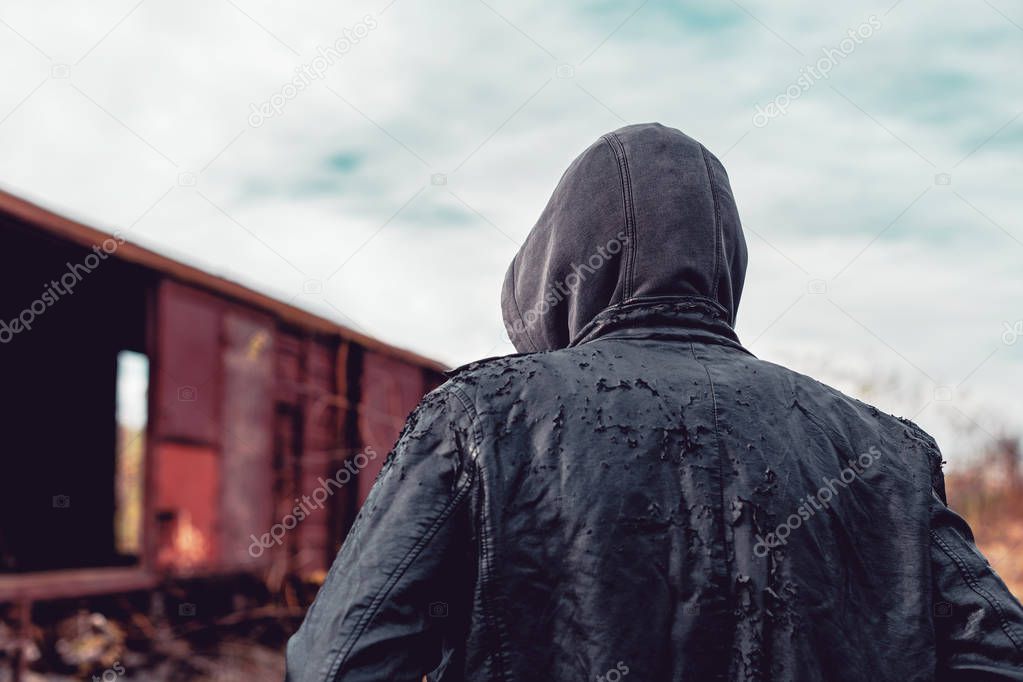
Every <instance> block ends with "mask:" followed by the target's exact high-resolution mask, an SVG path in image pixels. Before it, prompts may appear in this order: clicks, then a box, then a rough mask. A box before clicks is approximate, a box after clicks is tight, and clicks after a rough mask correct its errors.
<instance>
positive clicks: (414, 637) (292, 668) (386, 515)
mask: <svg viewBox="0 0 1023 682" xmlns="http://www.w3.org/2000/svg"><path fill="white" fill-rule="evenodd" d="M474 421H475V420H474V419H473V417H472V415H471V413H470V407H469V403H468V401H466V400H464V395H463V394H462V393H461V392H460V391H458V390H457V389H453V388H452V387H451V385H450V384H445V385H444V386H442V387H441V388H439V389H437V390H435V391H433V392H432V393H430V394H429V395H427V396H426V397H425V398H424V399H423V401H422V402H421V403H420V405H419V406H418V407H417V408H416V410H415V411H414V412H413V413H412V415H411V416H410V417H409V419H408V422H407V423H406V424H405V428H404V430H403V431H402V434H401V436H399V438H398V442H397V444H396V445H395V446H394V449H393V450H392V451H391V453H390V454H389V455H388V456H387V459H386V461H385V462H384V465H383V468H382V469H381V472H380V475H379V476H378V478H377V480H376V482H375V483H374V485H373V489H372V490H371V491H370V494H369V497H368V498H367V499H366V502H365V504H364V505H363V507H362V510H361V511H360V512H359V515H358V517H357V518H356V520H355V523H354V524H353V526H352V530H351V531H350V532H349V534H348V537H347V538H346V540H345V542H344V544H343V546H342V547H341V550H340V552H338V555H337V558H336V559H335V560H334V564H333V566H331V569H330V572H329V573H328V575H327V579H326V581H325V582H324V584H323V586H322V587H321V588H320V591H319V594H318V595H317V597H316V600H315V601H314V603H313V605H312V606H311V607H310V609H309V611H308V613H307V614H306V617H305V621H304V622H303V623H302V626H301V628H300V629H299V630H298V632H297V633H296V634H295V635H294V636H293V637H292V638H291V640H290V641H289V642H288V647H287V673H286V678H285V680H286V682H334V681H336V680H343V681H345V682H349V681H352V682H357V681H358V682H361V681H363V680H366V681H367V682H368V681H370V680H372V681H373V682H379V681H380V680H410V681H411V680H414V681H415V682H420V680H422V679H423V676H424V675H425V674H427V673H429V672H431V671H432V670H434V669H435V668H437V667H438V666H440V665H441V664H442V656H443V655H444V653H445V646H446V644H448V643H450V641H451V640H452V639H454V638H453V637H451V635H450V629H451V628H452V627H454V623H453V621H456V620H458V619H457V618H456V617H454V616H455V615H457V614H458V613H463V614H464V613H465V609H464V608H461V607H453V605H454V604H460V603H463V602H464V601H465V599H466V596H465V595H466V594H467V593H468V592H469V591H470V590H471V588H470V584H471V583H470V581H471V579H472V577H471V574H470V568H469V567H468V565H469V564H470V563H471V562H469V561H468V558H467V557H468V547H469V546H470V543H469V542H468V537H467V536H468V532H469V531H468V520H467V516H468V515H467V511H466V510H467V508H468V505H467V503H466V501H467V497H468V493H469V488H470V486H471V485H472V484H473V482H474V480H475V465H474V462H473V461H472V459H471V457H472V455H473V454H474V453H475V451H476V448H475V440H474V431H473V429H474ZM452 610H454V611H455V613H451V611H452ZM448 655H449V656H450V652H448ZM445 660H446V659H445Z"/></svg>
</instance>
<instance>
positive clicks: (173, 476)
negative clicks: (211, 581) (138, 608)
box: [154, 443, 220, 571]
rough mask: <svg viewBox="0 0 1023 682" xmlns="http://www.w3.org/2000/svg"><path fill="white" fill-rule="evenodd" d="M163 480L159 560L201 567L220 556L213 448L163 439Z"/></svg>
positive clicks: (159, 466) (158, 467)
mask: <svg viewBox="0 0 1023 682" xmlns="http://www.w3.org/2000/svg"><path fill="white" fill-rule="evenodd" d="M154 456H155V458H156V462H155V476H156V480H157V481H158V485H157V491H156V500H155V501H154V506H155V510H156V512H157V514H158V516H159V518H160V519H161V520H160V523H159V524H158V526H157V534H158V538H157V553H156V564H157V566H159V567H160V568H162V569H176V570H180V571H197V570H206V569H209V568H213V567H215V566H216V565H217V563H218V561H219V559H220V548H219V542H218V535H219V533H218V528H219V525H220V466H219V457H218V456H217V453H216V452H215V451H214V450H213V448H210V447H207V446H198V445H183V444H178V443H163V444H160V445H158V446H157V447H156V448H155V449H154Z"/></svg>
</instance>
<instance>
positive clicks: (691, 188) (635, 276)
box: [501, 123, 746, 352]
mask: <svg viewBox="0 0 1023 682" xmlns="http://www.w3.org/2000/svg"><path fill="white" fill-rule="evenodd" d="M745 274H746V241H745V239H744V237H743V234H742V226H741V225H740V223H739V214H738V211H737V210H736V208H735V200H734V199H733V198H732V190H731V187H730V186H729V184H728V175H727V173H726V172H725V168H724V166H722V165H721V162H720V161H718V159H717V158H716V157H715V156H714V155H713V154H711V153H710V152H709V151H707V149H706V148H704V146H703V145H701V144H700V143H699V142H697V141H696V140H694V139H692V138H691V137H688V136H687V135H685V134H683V133H682V132H680V131H678V130H675V129H674V128H667V127H665V126H663V125H661V124H659V123H643V124H638V125H631V126H626V127H624V128H619V129H618V130H616V131H614V132H611V133H608V134H607V135H604V136H603V137H601V138H600V139H599V140H597V141H596V142H595V143H593V144H592V145H590V147H589V148H588V149H587V150H586V151H584V152H583V153H582V154H580V155H579V156H578V157H577V158H576V159H575V161H573V162H572V165H570V166H569V167H568V170H567V171H565V174H564V175H563V176H562V178H561V181H560V182H559V183H558V186H557V188H555V190H554V194H553V195H552V196H551V198H550V201H548V202H547V207H546V208H544V211H543V213H542V214H541V215H540V219H539V220H538V221H537V223H536V225H535V226H534V227H533V229H532V231H531V232H530V233H529V235H528V236H527V237H526V241H525V242H524V243H523V245H522V248H520V249H519V252H518V253H517V254H516V255H515V258H514V259H513V260H512V263H511V266H510V267H509V268H508V273H507V275H506V276H505V280H504V289H503V291H502V293H501V308H502V312H503V314H504V322H505V326H506V327H507V329H508V335H509V336H510V337H511V340H512V343H513V344H515V348H516V349H517V350H518V351H520V352H532V351H544V350H554V349H558V348H565V347H567V346H570V345H572V344H573V343H574V342H575V341H576V340H577V339H579V337H580V334H581V332H582V331H583V330H584V329H585V328H586V327H587V325H589V324H590V323H591V322H593V320H594V318H595V317H596V316H597V315H598V314H599V313H601V312H602V311H606V310H608V309H624V308H626V307H629V306H633V305H640V304H643V303H646V302H650V303H665V302H671V301H672V300H673V299H679V300H683V299H684V300H687V301H694V300H695V301H703V302H705V303H707V304H708V305H710V306H712V307H714V308H716V309H718V311H719V313H720V317H721V319H722V320H724V321H725V322H727V323H728V324H729V325H734V323H735V313H736V309H737V308H738V305H739V296H740V294H741V293H742V285H743V279H744V278H745Z"/></svg>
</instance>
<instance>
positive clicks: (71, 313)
mask: <svg viewBox="0 0 1023 682" xmlns="http://www.w3.org/2000/svg"><path fill="white" fill-rule="evenodd" d="M0 236H2V239H3V242H2V243H3V245H4V250H5V252H6V253H7V255H8V262H7V264H6V265H5V267H4V268H3V274H2V275H0V278H2V286H0V300H2V305H0V376H2V377H3V379H2V381H3V391H4V408H3V411H2V417H0V420H2V424H3V440H2V446H0V447H2V448H3V451H4V454H3V469H2V474H0V605H3V604H6V605H8V606H10V605H12V604H14V605H17V606H19V607H20V611H21V613H22V617H23V618H25V619H26V620H27V619H30V618H31V612H32V604H33V603H36V604H38V603H39V602H44V601H46V600H53V599H61V598H69V597H85V596H88V595H101V594H104V593H111V592H124V591H130V590H136V591H142V590H149V589H152V588H154V587H156V586H158V585H159V584H161V581H164V580H166V579H167V578H168V576H170V577H173V576H190V577H192V578H196V577H198V578H200V579H201V578H203V577H205V576H210V577H215V576H224V575H230V574H238V573H248V574H259V575H267V574H271V573H273V574H276V575H310V574H315V573H317V572H321V571H323V570H324V569H325V568H326V567H327V566H328V565H329V563H330V561H331V560H332V558H333V556H334V554H335V552H336V550H337V547H338V546H339V544H340V541H341V540H342V539H343V537H344V535H345V532H346V530H347V528H348V527H349V525H350V523H351V521H352V519H353V516H354V514H355V512H356V511H357V509H358V506H359V504H360V503H361V502H362V500H363V499H364V498H365V495H366V493H367V491H368V489H369V487H370V486H371V484H372V482H373V479H374V477H375V476H376V474H377V472H378V471H379V468H380V466H381V464H382V462H383V459H384V456H385V455H386V453H387V451H388V449H389V448H390V446H391V445H392V444H393V442H394V440H395V438H396V437H397V435H398V432H399V431H400V429H401V426H402V424H403V422H404V420H405V417H406V415H407V414H408V412H409V411H410V410H411V409H412V408H413V407H414V406H415V404H416V403H417V402H418V400H419V399H420V397H421V396H422V395H423V394H424V393H425V392H426V391H428V390H430V389H431V388H433V387H435V386H436V385H438V384H439V383H440V382H441V381H442V375H441V370H442V367H441V366H440V365H439V364H438V363H436V362H434V361H431V360H429V359H426V358H423V357H420V356H418V355H415V354H413V353H411V352H408V351H405V350H401V349H399V348H395V347H393V346H389V345H387V344H385V343H382V342H380V341H378V340H375V339H373V338H370V337H367V336H365V335H363V334H359V333H356V332H355V331H353V330H351V329H348V328H345V327H342V326H340V325H338V324H336V323H334V322H331V321H329V320H326V319H324V318H321V317H318V316H316V315H313V314H310V313H308V312H305V311H303V310H300V309H298V308H295V307H292V306H290V305H286V304H284V303H282V302H280V301H277V300H274V299H272V298H270V297H267V296H265V295H262V294H259V293H257V292H255V291H252V290H250V289H247V288H245V287H242V286H240V285H238V284H235V283H233V282H230V281H227V280H224V279H221V278H219V277H216V276H213V275H211V274H209V273H206V272H203V271H201V270H199V269H196V268H193V267H190V266H187V265H184V264H182V263H180V262H176V261H174V260H171V259H169V258H166V257H164V256H161V255H159V254H157V253H154V252H152V251H149V250H146V249H144V248H140V247H138V246H136V245H133V244H131V243H129V242H125V241H124V240H123V239H121V238H120V237H118V236H117V235H111V234H107V233H104V232H100V231H98V230H95V229H92V228H90V227H87V226H85V225H82V224H79V223H77V222H74V221H72V220H69V219H66V218H64V217H61V216H59V215H56V214H54V213H51V212H49V211H46V210H44V209H42V208H40V207H38V206H35V205H33V204H30V203H28V202H26V201H23V200H21V199H19V198H17V197H14V196H11V195H9V194H4V193H0ZM299 509H302V510H303V511H301V512H299ZM299 521H300V522H299Z"/></svg>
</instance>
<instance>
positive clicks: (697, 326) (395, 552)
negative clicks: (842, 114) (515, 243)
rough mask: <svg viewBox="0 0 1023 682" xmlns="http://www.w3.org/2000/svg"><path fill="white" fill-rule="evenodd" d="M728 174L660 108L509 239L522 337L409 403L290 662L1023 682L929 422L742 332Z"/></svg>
mask: <svg viewBox="0 0 1023 682" xmlns="http://www.w3.org/2000/svg"><path fill="white" fill-rule="evenodd" d="M745 268H746V247H745V242H744V239H743V235H742V229H741V226H740V223H739V218H738V213H737V211H736V208H735V203H734V200H733V199H732V195H731V190H730V188H729V184H728V178H727V175H726V174H725V170H724V168H723V167H722V165H721V164H720V162H719V161H718V160H717V159H716V158H715V157H714V156H713V155H712V154H710V153H709V152H708V151H707V150H706V149H705V148H704V147H703V146H702V145H700V144H699V143H698V142H696V141H694V140H692V139H691V138H689V137H687V136H685V135H683V134H682V133H680V132H678V131H676V130H673V129H670V128H665V127H663V126H660V125H657V124H648V125H639V126H629V127H627V128H623V129H621V130H618V131H615V132H613V133H610V134H608V135H605V136H604V137H602V138H601V139H600V140H598V141H597V142H596V143H595V144H594V145H592V146H591V147H590V148H589V149H587V150H586V151H585V152H584V153H583V154H582V155H581V156H580V157H579V158H577V159H576V160H575V162H573V164H572V165H571V167H570V168H569V169H568V171H567V172H566V173H565V175H564V176H563V178H562V180H561V182H560V183H559V185H558V188H557V190H556V191H555V193H554V196H553V197H552V198H551V200H550V203H549V204H548V206H547V208H546V209H545V211H544V213H543V215H542V216H541V217H540V220H539V221H538V223H537V225H536V227H534V229H533V231H532V232H531V233H530V234H529V236H528V238H527V239H526V242H525V243H524V244H523V246H522V248H521V250H520V251H519V253H518V255H517V256H516V257H515V260H514V262H513V263H512V266H511V268H510V269H509V273H508V277H507V279H506V282H505V288H504V293H503V296H502V304H503V309H504V317H505V322H506V326H507V327H508V330H509V333H510V335H511V337H512V340H513V341H514V342H515V344H516V347H517V348H518V349H519V350H521V351H522V353H521V354H519V355H513V356H507V357H502V358H495V359H489V360H485V361H481V362H478V363H474V364H472V365H469V366H466V367H463V368H460V369H459V370H457V371H455V372H453V373H452V375H451V377H450V379H449V381H448V382H447V383H445V384H444V385H443V386H441V387H440V388H438V389H436V390H435V391H433V392H432V393H430V394H429V395H428V396H426V398H424V400H423V401H422V403H421V404H420V405H419V407H418V408H417V409H416V410H415V412H414V413H413V414H412V416H411V417H410V418H409V420H408V423H407V425H406V427H405V429H404V431H403V432H402V434H401V437H400V438H399V440H398V443H397V445H396V446H395V448H394V450H393V451H392V452H391V453H390V455H389V456H388V458H387V461H386V464H385V465H384V468H383V471H382V472H381V474H380V476H379V478H378V480H377V482H376V484H375V486H374V488H373V491H372V493H371V494H370V496H369V499H368V500H367V501H366V504H365V506H364V507H363V509H362V511H361V513H360V514H359V517H358V519H357V521H356V522H355V525H354V527H353V528H352V530H351V532H350V534H349V536H348V538H347V539H346V541H345V543H344V546H343V547H342V549H341V551H340V553H339V555H338V557H337V560H336V561H335V563H334V565H333V567H332V569H331V571H330V573H329V575H328V577H327V580H326V583H325V584H324V585H323V587H322V589H321V590H320V593H319V596H318V597H317V599H316V602H315V603H314V604H313V606H312V607H311V609H310V610H309V612H308V615H307V617H306V620H305V623H304V624H303V625H302V627H301V629H300V630H299V632H298V633H297V634H296V635H295V636H294V637H293V638H292V640H291V641H290V643H289V646H288V652H287V659H288V662H287V670H288V672H287V679H288V680H291V681H293V682H300V681H301V682H314V681H315V682H325V681H328V680H329V681H333V680H345V681H363V680H365V681H370V680H372V681H374V682H378V681H382V680H410V681H411V680H416V681H419V680H421V679H422V678H423V676H424V675H427V676H428V678H429V679H430V680H471V681H483V680H488V681H489V680H494V681H505V682H510V681H513V680H514V681H530V682H531V681H534V680H535V681H537V682H540V681H547V682H562V681H565V682H568V681H573V682H576V681H582V680H598V681H600V680H606V681H608V682H619V681H620V680H636V681H639V680H643V681H650V682H653V681H661V680H663V681H669V680H679V681H681V680H692V681H695V682H704V681H706V680H824V681H828V682H832V681H836V682H837V681H845V680H849V681H852V680H857V681H858V680H869V681H871V682H879V681H881V680H893V681H897V682H911V681H915V680H964V681H971V682H972V681H975V680H1023V608H1021V606H1020V603H1019V602H1018V601H1017V600H1016V599H1015V598H1014V597H1013V596H1012V595H1011V594H1010V593H1009V591H1008V590H1007V589H1006V587H1005V585H1004V584H1003V583H1002V581H1001V580H1000V579H999V578H998V576H997V575H996V574H995V572H994V571H993V570H992V568H991V566H990V565H989V564H988V562H987V561H986V560H985V559H984V557H983V556H982V555H981V554H980V553H979V552H978V551H977V549H976V547H975V545H974V542H973V537H972V535H971V533H970V530H969V528H968V527H967V525H966V523H964V521H963V520H962V519H961V518H960V517H959V516H957V515H956V514H955V513H954V512H953V511H951V510H950V509H949V508H948V506H947V504H946V499H945V492H944V484H943V478H942V472H941V459H942V458H941V454H940V453H939V450H938V447H937V446H936V444H935V443H934V441H933V440H932V439H931V438H930V437H929V436H928V435H927V434H926V433H924V432H923V431H922V430H921V429H920V428H918V427H917V426H915V425H914V424H913V423H911V422H909V421H906V420H903V419H897V418H895V417H892V416H889V415H887V414H883V413H881V412H880V411H878V410H877V409H875V408H873V407H871V406H870V405H866V404H864V403H862V402H859V401H858V400H855V399H853V398H851V397H848V396H846V395H844V394H842V393H840V392H839V391H837V390H835V389H832V388H830V387H828V386H825V385H823V384H821V383H819V382H817V381H815V380H813V379H811V378H809V377H806V376H803V375H801V374H798V373H796V372H793V371H790V370H788V369H785V368H784V367H780V366H778V365H775V364H772V363H770V362H767V361H764V360H761V359H758V358H756V357H754V356H753V355H752V354H751V353H750V352H749V351H747V350H746V349H744V348H743V346H742V345H741V344H740V343H739V340H738V339H737V337H736V334H735V332H734V331H733V324H734V320H735V314H736V309H737V306H738V302H739V297H740V294H741V290H742V286H743V278H744V275H745Z"/></svg>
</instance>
